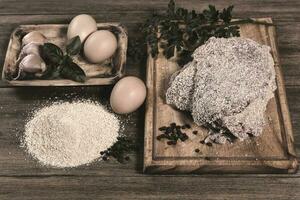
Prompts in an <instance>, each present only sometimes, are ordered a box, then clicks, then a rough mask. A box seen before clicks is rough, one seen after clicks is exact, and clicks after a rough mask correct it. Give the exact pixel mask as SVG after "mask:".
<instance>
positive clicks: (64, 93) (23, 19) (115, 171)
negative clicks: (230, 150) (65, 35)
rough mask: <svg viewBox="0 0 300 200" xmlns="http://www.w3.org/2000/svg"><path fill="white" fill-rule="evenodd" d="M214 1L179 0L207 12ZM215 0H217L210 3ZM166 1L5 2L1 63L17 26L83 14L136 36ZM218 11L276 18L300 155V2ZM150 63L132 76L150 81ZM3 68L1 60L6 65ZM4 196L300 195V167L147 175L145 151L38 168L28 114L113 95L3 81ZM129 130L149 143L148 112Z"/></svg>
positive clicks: (0, 183)
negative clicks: (27, 141)
mask: <svg viewBox="0 0 300 200" xmlns="http://www.w3.org/2000/svg"><path fill="white" fill-rule="evenodd" d="M208 2H209V1H203V0H184V1H179V0H178V1H177V3H178V4H179V5H181V6H184V7H186V8H189V9H192V8H193V9H196V10H202V9H203V8H205V7H206V6H207V5H208ZM211 2H212V1H211ZM167 3H168V0H165V1H158V0H147V1H142V0H132V1H129V0H113V1H108V0H102V1H96V0H84V1H83V0H73V1H72V0H36V1H35V0H26V1H25V0H24V1H17V0H0V63H2V64H3V62H4V57H5V53H6V48H7V45H8V41H9V35H10V33H11V32H12V30H13V29H14V28H15V27H16V26H18V25H19V24H40V23H43V24H45V23H68V22H69V21H70V20H71V18H72V17H73V16H75V15H77V14H80V13H87V14H91V15H92V16H94V17H95V18H96V20H97V21H98V22H118V21H120V22H122V23H123V24H124V25H125V26H126V27H127V28H128V32H129V37H130V38H134V37H136V36H137V34H139V32H138V31H137V28H138V26H139V23H141V22H143V20H145V19H146V18H147V17H148V16H149V15H150V14H151V12H152V11H153V10H156V11H163V10H164V9H165V8H166V6H167ZM213 3H214V4H215V5H216V6H217V7H218V8H223V7H225V6H228V5H229V4H234V5H235V17H272V18H273V19H274V21H275V23H276V25H277V35H278V44H279V52H280V55H281V63H282V66H283V72H284V78H285V82H286V89H287V98H288V103H289V107H290V112H291V118H292V124H293V130H294V137H295V146H296V150H297V152H299V153H300V1H299V0H265V1H263V0H232V1H224V0H216V1H213ZM145 66H146V65H145V63H144V62H133V61H132V60H130V59H129V60H128V64H127V70H126V73H127V74H131V75H136V76H139V77H141V78H142V79H145ZM1 71H2V65H1ZM0 87H1V88H0V199H1V200H2V199H246V198H249V199H300V172H298V173H297V174H293V175H286V174H279V175H274V174H273V175H270V174H269V175H268V174H260V175H255V174H252V175H251V174H230V175H221V174H220V175H199V176H196V175H180V176H173V175H169V176H158V175H155V176H153V175H145V174H142V172H141V170H142V156H143V149H142V148H140V150H139V151H138V152H137V153H135V154H132V155H131V158H132V159H131V161H130V162H128V163H126V164H119V163H117V162H115V161H109V162H98V163H94V164H92V165H91V166H84V167H79V168H75V169H65V170H63V169H53V168H45V167H41V166H39V165H38V164H37V163H36V162H35V161H33V160H32V159H31V158H30V157H29V156H28V155H27V154H26V153H24V151H23V149H22V148H20V147H19V144H20V142H19V138H20V135H21V134H22V132H23V131H24V124H25V120H26V119H27V118H28V116H29V114H28V113H29V112H30V111H32V110H33V109H34V108H39V107H41V106H42V105H44V104H47V103H49V101H52V100H60V99H62V100H69V99H73V98H89V99H93V100H102V99H105V98H107V96H108V94H109V91H110V90H111V88H110V87H104V88H103V87H88V88H63V87H61V88H12V87H8V86H7V85H5V84H3V83H0ZM124 118H127V123H126V124H125V133H126V134H128V135H132V136H133V137H136V138H137V139H138V140H139V141H140V144H141V147H142V146H143V127H144V122H143V120H144V110H143V108H141V109H140V110H139V111H137V112H135V113H133V114H131V115H129V116H126V117H124Z"/></svg>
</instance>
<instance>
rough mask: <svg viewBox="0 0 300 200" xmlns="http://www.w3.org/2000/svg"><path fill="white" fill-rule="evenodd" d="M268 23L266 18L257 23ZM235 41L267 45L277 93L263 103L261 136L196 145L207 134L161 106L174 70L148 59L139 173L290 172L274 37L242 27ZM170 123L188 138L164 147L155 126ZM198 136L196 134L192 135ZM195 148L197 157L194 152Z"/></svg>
mask: <svg viewBox="0 0 300 200" xmlns="http://www.w3.org/2000/svg"><path fill="white" fill-rule="evenodd" d="M259 21H264V22H268V23H272V20H271V19H270V18H265V19H259ZM240 29H241V37H245V38H250V39H252V40H255V41H256V42H258V43H260V44H265V45H268V46H270V47H271V53H272V55H273V58H274V63H275V65H274V68H275V72H276V81H277V90H276V92H275V97H274V98H273V99H271V100H270V101H269V103H268V106H267V109H266V118H265V121H266V122H267V125H266V126H265V127H264V131H263V133H262V135H261V136H259V137H257V138H255V137H254V138H252V139H251V140H245V141H243V142H241V141H236V142H235V143H234V144H224V145H213V146H211V147H210V146H207V145H203V144H200V143H199V141H202V140H204V139H205V137H206V136H207V132H208V130H207V129H205V128H203V127H199V126H197V125H196V124H195V123H193V120H192V119H191V118H190V117H189V116H187V115H186V114H185V113H183V112H180V111H178V110H175V109H174V108H173V107H171V106H170V105H167V104H166V103H165V95H164V94H165V92H166V89H167V87H168V85H169V80H170V77H171V75H172V74H173V73H174V71H176V70H177V69H176V68H178V66H176V63H174V61H171V60H167V59H165V57H164V56H163V55H162V54H160V55H158V58H157V59H153V58H152V57H151V56H149V57H148V66H147V88H148V95H147V104H146V118H145V149H144V171H145V172H146V173H161V174H163V173H228V172H229V173H230V172H231V173H232V172H235V173H278V172H279V173H280V172H282V173H295V171H296V170H297V168H298V164H297V160H296V159H295V156H296V155H295V150H294V144H293V141H294V138H293V133H292V127H291V121H290V116H289V110H288V107H287V101H286V94H285V85H284V81H283V77H282V73H281V67H280V63H279V55H278V52H277V44H276V34H275V29H274V27H273V26H265V25H257V24H243V25H241V26H240ZM173 122H175V123H176V124H179V125H184V124H191V126H192V127H191V129H189V130H184V132H185V133H186V134H187V135H188V136H189V138H190V139H188V140H186V141H185V142H178V144H177V145H175V146H172V145H168V144H167V141H166V140H160V141H158V140H157V139H156V138H157V136H158V135H160V134H161V133H160V131H159V130H158V129H159V127H162V126H166V125H169V124H170V123H173ZM194 130H196V131H197V132H198V134H197V136H195V135H193V134H192V131H194ZM195 149H199V151H200V152H199V153H196V152H195Z"/></svg>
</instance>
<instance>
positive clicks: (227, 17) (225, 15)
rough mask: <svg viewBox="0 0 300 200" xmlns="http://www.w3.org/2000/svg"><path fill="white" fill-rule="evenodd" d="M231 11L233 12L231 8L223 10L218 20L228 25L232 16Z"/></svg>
mask: <svg viewBox="0 0 300 200" xmlns="http://www.w3.org/2000/svg"><path fill="white" fill-rule="evenodd" d="M232 10H233V6H229V7H228V8H224V9H223V11H222V13H220V19H222V20H223V21H224V22H225V23H229V22H230V21H231V19H232V15H231V13H232Z"/></svg>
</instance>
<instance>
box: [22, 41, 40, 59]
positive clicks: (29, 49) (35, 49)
mask: <svg viewBox="0 0 300 200" xmlns="http://www.w3.org/2000/svg"><path fill="white" fill-rule="evenodd" d="M29 54H35V55H38V56H40V44H39V43H34V42H31V43H29V44H26V45H25V46H24V47H23V48H22V50H21V52H20V54H19V57H18V60H17V63H18V62H19V61H21V60H22V59H23V58H24V57H25V56H27V55H29Z"/></svg>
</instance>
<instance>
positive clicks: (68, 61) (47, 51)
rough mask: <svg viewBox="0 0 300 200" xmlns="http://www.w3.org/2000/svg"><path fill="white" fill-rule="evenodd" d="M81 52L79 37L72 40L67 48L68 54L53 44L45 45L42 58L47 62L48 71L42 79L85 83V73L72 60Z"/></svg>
mask: <svg viewBox="0 0 300 200" xmlns="http://www.w3.org/2000/svg"><path fill="white" fill-rule="evenodd" d="M80 50H81V41H80V38H79V36H76V37H74V38H73V39H72V40H70V42H69V44H68V45H67V47H66V54H64V53H63V51H62V50H61V49H60V48H59V47H58V46H56V45H55V44H52V43H45V44H44V45H43V46H42V47H41V54H42V55H41V56H42V58H43V59H44V61H45V62H46V65H47V70H46V71H45V73H44V74H43V76H42V77H41V78H42V79H56V78H59V77H62V78H66V79H71V80H73V81H77V82H84V81H85V78H86V75H85V73H84V71H83V70H82V69H81V68H80V67H79V66H78V65H77V64H76V63H75V62H73V60H72V56H75V55H77V54H78V53H79V52H80Z"/></svg>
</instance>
